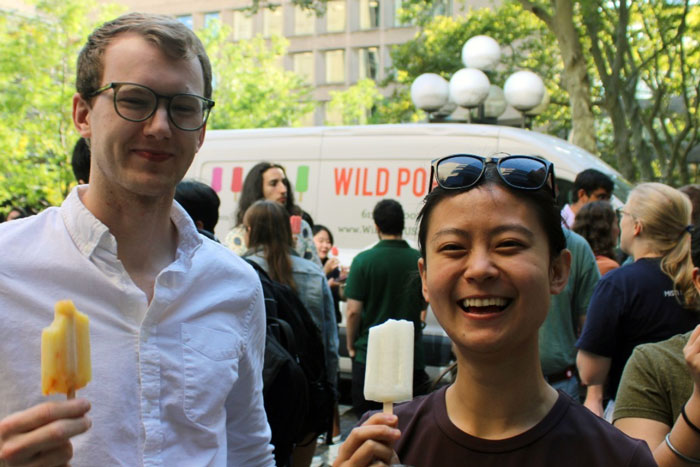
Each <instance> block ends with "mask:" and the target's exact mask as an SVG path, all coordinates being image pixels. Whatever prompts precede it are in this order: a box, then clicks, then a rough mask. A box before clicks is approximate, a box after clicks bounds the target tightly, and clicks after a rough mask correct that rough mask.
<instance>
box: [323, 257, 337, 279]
mask: <svg viewBox="0 0 700 467" xmlns="http://www.w3.org/2000/svg"><path fill="white" fill-rule="evenodd" d="M338 266H340V260H339V259H338V258H328V261H326V264H324V265H323V273H324V274H325V275H328V274H330V273H331V272H333V270H335V269H337V268H338Z"/></svg>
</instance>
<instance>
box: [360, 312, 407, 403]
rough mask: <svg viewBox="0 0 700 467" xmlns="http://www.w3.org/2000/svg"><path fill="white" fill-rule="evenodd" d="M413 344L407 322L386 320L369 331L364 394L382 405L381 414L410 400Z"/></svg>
mask: <svg viewBox="0 0 700 467" xmlns="http://www.w3.org/2000/svg"><path fill="white" fill-rule="evenodd" d="M413 341H414V334H413V323H412V322H411V321H405V320H398V321H397V320H394V319H390V320H388V321H386V322H385V323H383V324H380V325H378V326H374V327H371V328H370V329H369V340H368V342H367V366H366V369H365V388H364V394H365V399H367V400H371V401H375V402H382V403H384V412H388V413H391V412H392V403H393V402H402V401H407V400H411V399H412V398H413Z"/></svg>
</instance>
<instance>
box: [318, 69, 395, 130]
mask: <svg viewBox="0 0 700 467" xmlns="http://www.w3.org/2000/svg"><path fill="white" fill-rule="evenodd" d="M330 96H331V100H330V102H329V104H328V107H329V109H330V110H331V111H332V112H337V113H339V114H340V115H341V117H342V122H343V125H365V124H367V123H368V121H369V116H370V114H371V112H372V109H373V107H374V106H375V105H376V104H377V103H378V102H379V101H381V100H382V94H381V93H380V92H379V90H378V89H377V85H376V84H375V83H374V81H372V80H371V79H367V78H365V79H362V80H360V81H358V82H357V84H355V85H354V86H351V87H349V88H348V89H346V90H345V91H331V92H330Z"/></svg>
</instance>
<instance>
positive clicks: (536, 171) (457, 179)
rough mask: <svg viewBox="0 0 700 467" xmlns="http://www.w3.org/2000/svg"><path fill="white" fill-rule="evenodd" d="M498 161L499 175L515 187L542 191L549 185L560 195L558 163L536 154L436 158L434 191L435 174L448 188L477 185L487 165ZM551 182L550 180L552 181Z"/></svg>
mask: <svg viewBox="0 0 700 467" xmlns="http://www.w3.org/2000/svg"><path fill="white" fill-rule="evenodd" d="M489 163H495V164H496V169H497V171H498V175H499V176H500V177H501V179H502V180H503V181H504V182H505V183H506V184H507V185H508V186H511V187H513V188H517V189H520V190H539V189H540V188H542V187H543V186H545V185H546V184H548V187H549V189H550V190H551V192H552V197H554V198H556V191H555V188H554V166H553V165H552V163H551V162H549V161H546V160H544V159H540V158H539V157H534V156H521V155H505V156H504V157H493V156H490V157H481V156H476V155H474V154H453V155H451V156H445V157H442V158H440V159H435V160H434V161H433V162H432V163H431V166H430V189H429V190H428V191H430V190H432V188H433V187H432V180H433V175H434V176H435V181H437V184H438V185H439V186H440V187H442V188H444V189H446V190H457V189H461V188H469V187H471V186H474V185H476V184H477V183H478V182H479V180H481V179H482V178H483V176H484V173H485V172H486V164H489ZM548 182H549V183H548Z"/></svg>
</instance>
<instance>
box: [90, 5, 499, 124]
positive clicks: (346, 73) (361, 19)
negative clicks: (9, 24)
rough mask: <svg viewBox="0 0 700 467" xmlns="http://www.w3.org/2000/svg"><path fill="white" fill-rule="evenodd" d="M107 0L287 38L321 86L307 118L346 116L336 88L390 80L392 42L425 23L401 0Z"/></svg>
mask: <svg viewBox="0 0 700 467" xmlns="http://www.w3.org/2000/svg"><path fill="white" fill-rule="evenodd" d="M100 1H101V2H103V3H119V4H122V5H125V6H126V7H127V8H128V9H129V11H143V12H149V13H159V14H165V15H171V16H174V17H176V18H178V19H179V20H180V21H182V22H183V23H185V24H186V25H188V26H189V27H191V28H193V29H195V30H196V29H198V28H201V27H204V26H205V25H206V24H207V23H208V22H209V21H213V20H220V21H221V22H222V23H224V24H226V25H228V26H230V27H231V28H232V29H233V37H232V39H233V40H234V41H235V40H243V39H249V38H251V37H253V36H256V35H258V34H261V35H262V36H263V37H270V36H272V35H279V36H283V37H285V38H287V40H288V41H289V48H288V50H287V55H286V57H285V58H284V67H285V69H287V70H294V71H295V72H297V73H298V74H300V75H301V76H303V77H305V78H306V80H307V81H308V82H309V83H310V84H312V85H313V87H314V93H313V97H314V99H315V100H316V101H317V103H318V105H317V107H316V110H315V112H314V114H313V115H309V117H308V119H307V120H306V121H305V122H304V124H305V125H323V124H324V123H325V122H326V121H329V122H337V120H338V118H339V117H338V116H335V115H332V114H331V113H329V112H328V111H327V105H326V104H327V103H328V101H329V99H330V91H338V90H344V89H347V88H348V87H350V86H352V85H353V84H355V83H357V81H359V80H360V79H363V78H370V79H372V80H375V81H377V82H380V81H381V80H383V79H384V78H385V77H386V74H387V70H389V69H390V68H391V56H390V53H389V52H390V49H391V47H392V46H393V45H395V44H401V43H404V42H406V41H408V40H410V39H412V38H413V37H414V36H415V34H416V32H417V30H418V29H417V28H416V27H415V26H413V25H411V24H402V23H401V21H400V19H399V15H398V12H399V8H400V7H401V0H329V1H328V2H327V5H326V13H325V14H324V15H322V16H317V15H316V14H315V13H314V12H310V11H308V10H303V9H301V8H299V7H297V6H295V5H294V4H293V3H292V2H291V0H278V2H277V3H279V4H280V5H279V6H278V7H277V8H275V9H274V10H273V9H260V10H259V11H258V12H256V13H255V14H251V13H250V12H249V10H248V9H247V8H248V7H250V5H251V2H250V1H249V0H198V1H196V2H193V1H191V0H117V1H116V2H115V1H114V0H100ZM463 3H464V4H467V5H468V7H467V6H464V5H463ZM486 6H491V4H490V1H489V0H471V1H468V2H459V1H453V0H444V2H443V4H442V5H440V6H439V7H438V8H437V9H436V13H437V14H447V15H454V16H457V15H460V14H464V12H465V11H466V9H467V8H469V7H471V8H478V7H486ZM384 92H387V93H388V92H391V89H386V90H384Z"/></svg>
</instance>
